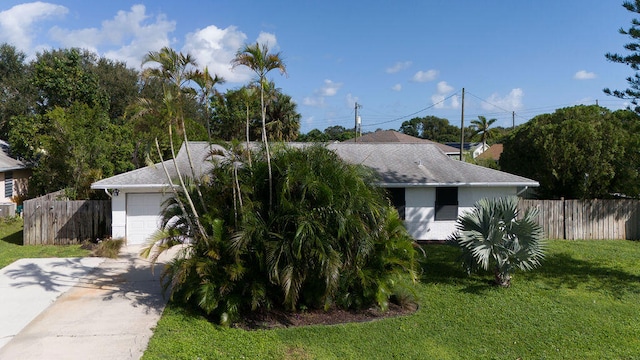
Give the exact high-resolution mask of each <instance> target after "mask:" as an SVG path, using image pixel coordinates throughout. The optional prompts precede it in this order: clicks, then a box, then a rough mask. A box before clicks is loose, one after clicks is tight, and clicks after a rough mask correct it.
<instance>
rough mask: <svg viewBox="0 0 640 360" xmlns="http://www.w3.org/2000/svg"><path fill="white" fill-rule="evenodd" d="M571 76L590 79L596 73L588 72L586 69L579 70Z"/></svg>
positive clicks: (578, 78) (593, 77)
mask: <svg viewBox="0 0 640 360" xmlns="http://www.w3.org/2000/svg"><path fill="white" fill-rule="evenodd" d="M573 78H574V79H576V80H590V79H595V78H596V73H593V72H589V71H586V70H580V71H578V72H577V73H575V74H574V75H573Z"/></svg>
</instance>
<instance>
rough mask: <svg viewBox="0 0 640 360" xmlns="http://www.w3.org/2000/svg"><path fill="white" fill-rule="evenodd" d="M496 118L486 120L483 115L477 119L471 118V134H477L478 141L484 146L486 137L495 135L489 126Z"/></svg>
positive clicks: (489, 137)
mask: <svg viewBox="0 0 640 360" xmlns="http://www.w3.org/2000/svg"><path fill="white" fill-rule="evenodd" d="M497 120H498V119H489V120H487V118H486V117H484V116H478V120H471V128H472V129H473V136H478V135H479V136H480V142H481V143H482V145H483V146H485V147H486V145H487V139H491V138H493V136H494V135H495V131H494V129H492V128H491V125H493V123H495V122H496V121H497Z"/></svg>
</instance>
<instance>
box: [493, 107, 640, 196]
mask: <svg viewBox="0 0 640 360" xmlns="http://www.w3.org/2000/svg"><path fill="white" fill-rule="evenodd" d="M622 120H624V123H625V125H624V126H623V125H622V124H623V123H622ZM638 122H639V120H638V117H637V116H636V115H634V114H632V113H631V112H629V111H625V110H620V111H616V112H611V111H609V110H608V109H606V108H602V107H599V106H597V105H593V106H585V105H580V106H574V107H569V108H563V109H558V110H556V111H555V112H554V113H553V114H543V115H538V116H536V117H535V118H533V119H531V120H530V121H529V122H528V123H526V124H524V125H521V126H519V127H518V128H517V129H516V130H515V131H514V132H513V133H512V134H511V135H510V136H509V137H508V139H506V140H505V142H504V151H503V153H502V155H501V157H500V167H501V169H502V170H503V171H506V172H510V173H514V174H517V175H522V176H525V177H528V178H531V179H534V180H537V181H538V182H540V187H539V188H538V189H537V191H538V193H539V196H540V197H542V198H560V197H565V198H567V199H589V198H606V197H611V196H612V194H615V193H620V194H625V195H627V196H638V195H640V192H638V188H637V186H634V185H633V184H631V183H630V182H629V181H630V179H636V178H637V171H638V169H640V163H638V162H637V156H635V155H632V154H635V153H637V152H638V147H637V145H638V143H637V141H635V137H637V135H635V134H629V133H628V132H627V130H630V129H638V127H637V125H636V124H638ZM627 155H631V156H630V157H629V158H627ZM629 160H631V161H629ZM630 175H631V178H630V179H629V176H630Z"/></svg>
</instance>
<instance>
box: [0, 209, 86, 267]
mask: <svg viewBox="0 0 640 360" xmlns="http://www.w3.org/2000/svg"><path fill="white" fill-rule="evenodd" d="M89 254H90V253H89V251H88V250H83V249H81V248H80V245H66V246H62V245H44V246H38V245H29V246H23V245H22V219H20V218H9V219H0V269H1V268H3V267H5V266H7V265H9V264H11V263H12V262H14V261H16V260H18V259H22V258H46V257H78V256H89Z"/></svg>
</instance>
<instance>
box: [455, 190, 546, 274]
mask: <svg viewBox="0 0 640 360" xmlns="http://www.w3.org/2000/svg"><path fill="white" fill-rule="evenodd" d="M536 216H537V210H536V209H530V210H528V211H527V212H526V213H525V214H524V216H522V217H520V216H519V210H518V198H517V197H515V196H511V197H506V198H495V199H481V200H479V201H478V202H477V203H476V205H475V206H474V208H473V210H472V211H470V212H467V213H465V214H463V215H461V216H460V217H459V218H458V222H457V228H458V231H457V233H456V234H454V235H453V236H452V237H451V238H450V241H451V242H453V243H454V244H456V245H457V246H458V247H460V249H462V258H463V262H464V265H465V267H466V270H467V272H469V273H471V272H473V271H477V270H478V269H483V270H490V269H491V268H493V270H494V274H495V283H496V284H497V285H500V286H505V287H508V286H510V285H511V274H512V273H513V271H514V270H515V269H516V268H519V269H521V270H523V271H527V270H532V269H534V268H536V267H538V266H540V265H541V261H542V259H544V251H545V248H546V244H545V241H544V234H543V232H542V227H541V226H540V225H539V224H538V223H537V222H536V220H535V218H536Z"/></svg>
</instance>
